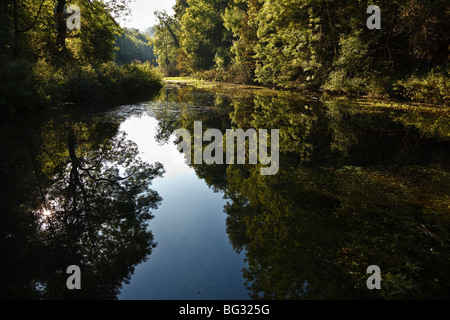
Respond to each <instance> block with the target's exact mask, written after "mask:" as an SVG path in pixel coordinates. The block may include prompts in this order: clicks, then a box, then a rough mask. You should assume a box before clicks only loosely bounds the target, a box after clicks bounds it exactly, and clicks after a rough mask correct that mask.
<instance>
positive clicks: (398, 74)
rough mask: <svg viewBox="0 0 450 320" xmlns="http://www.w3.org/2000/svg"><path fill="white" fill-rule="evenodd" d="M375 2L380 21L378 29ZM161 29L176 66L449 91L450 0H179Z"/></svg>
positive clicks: (179, 70)
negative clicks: (373, 19)
mask: <svg viewBox="0 0 450 320" xmlns="http://www.w3.org/2000/svg"><path fill="white" fill-rule="evenodd" d="M370 5H377V6H379V7H380V9H381V29H380V30H377V29H375V30H369V28H368V27H367V20H368V18H369V17H370V14H368V13H367V9H368V7H369V6H370ZM174 9H175V14H174V15H173V16H169V15H167V14H166V13H165V12H159V13H158V17H159V21H160V23H159V25H158V26H157V27H156V32H155V36H154V41H153V43H154V45H155V51H156V53H157V55H158V63H159V65H160V66H161V68H162V69H163V70H164V71H165V73H166V74H167V75H170V76H176V75H183V74H195V75H197V76H198V77H201V78H205V79H210V80H222V81H231V82H241V83H251V82H257V83H261V84H265V85H275V86H280V87H284V88H307V89H315V90H318V89H320V90H326V91H334V92H339V93H356V94H371V95H373V96H381V97H388V96H390V97H398V98H402V99H410V100H413V101H419V102H429V103H438V104H445V103H448V99H449V84H448V83H449V81H448V80H449V77H448V70H449V64H448V62H449V32H448V30H450V19H449V13H450V8H449V2H448V0H376V1H360V0H345V1H342V0H277V1H272V0H177V2H176V5H175V7H174Z"/></svg>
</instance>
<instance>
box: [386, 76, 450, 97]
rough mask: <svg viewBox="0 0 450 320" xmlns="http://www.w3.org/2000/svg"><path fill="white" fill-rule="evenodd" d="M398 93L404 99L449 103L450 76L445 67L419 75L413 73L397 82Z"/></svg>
mask: <svg viewBox="0 0 450 320" xmlns="http://www.w3.org/2000/svg"><path fill="white" fill-rule="evenodd" d="M395 89H396V93H397V94H398V95H399V96H401V97H402V98H404V99H408V100H411V101H416V102H425V103H433V104H441V105H448V104H449V100H450V77H449V75H448V71H447V70H444V69H443V68H438V69H433V70H431V72H429V73H427V74H425V75H422V76H419V75H415V74H413V75H411V76H409V77H408V78H407V79H405V80H400V81H398V82H397V83H396V87H395Z"/></svg>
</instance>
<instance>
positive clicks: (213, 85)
mask: <svg viewBox="0 0 450 320" xmlns="http://www.w3.org/2000/svg"><path fill="white" fill-rule="evenodd" d="M162 81H163V82H164V83H166V84H172V85H182V86H183V85H192V86H195V87H196V88H199V89H207V90H213V91H217V92H218V93H231V94H234V93H235V92H236V91H240V92H242V91H250V92H252V91H255V90H258V91H264V92H265V93H267V94H274V95H275V94H277V92H282V91H286V92H293V93H299V94H304V95H305V96H309V97H310V98H311V99H322V98H323V99H329V98H332V99H334V100H336V99H345V100H352V101H354V102H357V103H359V104H360V105H361V106H364V107H382V108H391V109H397V110H400V109H402V110H405V111H407V110H415V109H420V110H422V111H426V110H428V111H439V110H444V111H446V110H448V109H449V108H450V106H449V105H445V104H433V103H424V102H414V101H406V100H401V99H395V98H390V97H373V96H371V95H356V94H341V93H336V92H328V91H324V90H319V91H312V90H293V89H291V90H289V89H284V88H279V87H278V88H277V87H272V86H268V85H258V84H242V83H232V82H224V81H219V80H204V79H201V78H195V77H189V76H185V77H163V78H162Z"/></svg>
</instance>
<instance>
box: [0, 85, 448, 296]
mask: <svg viewBox="0 0 450 320" xmlns="http://www.w3.org/2000/svg"><path fill="white" fill-rule="evenodd" d="M196 121H201V122H202V125H203V132H205V131H206V130H208V129H218V130H220V132H223V133H225V132H226V130H227V129H238V128H240V129H243V130H248V129H251V128H254V129H256V130H261V129H266V130H278V131H279V169H278V171H277V172H276V174H274V175H262V174H261V167H262V164H260V163H259V164H249V163H248V162H247V163H246V164H206V163H202V164H198V163H196V162H192V163H194V164H192V163H191V164H189V163H188V162H187V161H186V158H185V157H184V155H183V154H182V153H180V152H179V151H178V150H177V145H176V144H175V139H176V137H175V136H174V132H175V130H177V129H186V130H187V131H188V132H190V133H191V134H192V136H194V123H195V122H196ZM1 132H2V134H1V139H2V146H3V150H4V151H3V152H2V154H1V160H2V161H1V165H2V167H3V168H2V171H3V174H2V181H1V188H2V190H1V197H2V198H1V201H2V204H3V212H2V217H1V227H0V228H1V230H0V231H1V241H2V243H1V250H2V251H1V253H0V255H1V257H2V264H1V275H2V276H1V277H2V279H1V294H2V296H4V297H7V298H17V299H23V298H32V299H35V298H37V299H76V298H90V299H122V300H129V299H133V300H134V299H137V300H216V299H219V300H246V299H372V298H373V299H402V298H409V299H418V298H428V299H430V298H431V299H436V298H445V297H446V298H449V296H450V275H449V274H448V270H450V246H449V245H450V243H449V240H450V219H449V217H450V115H449V110H448V109H445V108H440V107H433V106H424V105H422V106H421V105H412V104H408V105H401V104H396V103H388V102H386V101H373V100H366V99H348V98H342V97H326V96H322V95H318V94H317V95H316V94H300V93H292V92H281V91H275V90H269V89H263V88H254V87H244V86H232V85H229V86H226V85H224V86H217V85H209V86H204V85H203V86H198V85H197V86H195V85H192V84H183V83H168V84H167V85H166V86H165V88H163V89H162V90H161V92H159V93H158V94H157V95H156V96H154V97H152V98H151V99H149V101H145V102H142V103H138V104H133V105H124V106H119V107H113V108H105V107H102V108H100V107H94V106H91V107H89V108H87V107H86V106H84V107H76V106H67V108H63V109H61V108H60V109H55V110H52V111H51V112H45V113H42V114H41V115H40V116H39V117H36V118H35V119H33V120H31V121H21V122H17V123H8V124H6V123H5V124H4V125H2V127H1ZM206 146H207V143H206V144H205V145H204V146H203V148H205V147H206ZM70 265H77V266H79V267H80V270H81V290H68V288H67V286H66V280H67V278H68V277H69V275H68V274H67V273H66V269H67V267H68V266H70ZM374 265H375V266H378V267H379V269H380V270H381V284H382V288H381V290H377V289H375V290H371V289H370V288H368V286H367V279H368V278H369V277H370V276H371V274H368V273H367V268H368V267H369V266H374Z"/></svg>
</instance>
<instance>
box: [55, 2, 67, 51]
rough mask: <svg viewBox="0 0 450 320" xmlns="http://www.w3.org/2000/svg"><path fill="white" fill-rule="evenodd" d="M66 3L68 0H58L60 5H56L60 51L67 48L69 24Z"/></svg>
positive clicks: (57, 43)
mask: <svg viewBox="0 0 450 320" xmlns="http://www.w3.org/2000/svg"><path fill="white" fill-rule="evenodd" d="M66 2H67V0H58V4H57V5H56V25H57V35H56V46H57V47H58V48H60V49H64V48H65V47H66V32H67V22H66V16H65V12H64V8H65V6H66Z"/></svg>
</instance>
